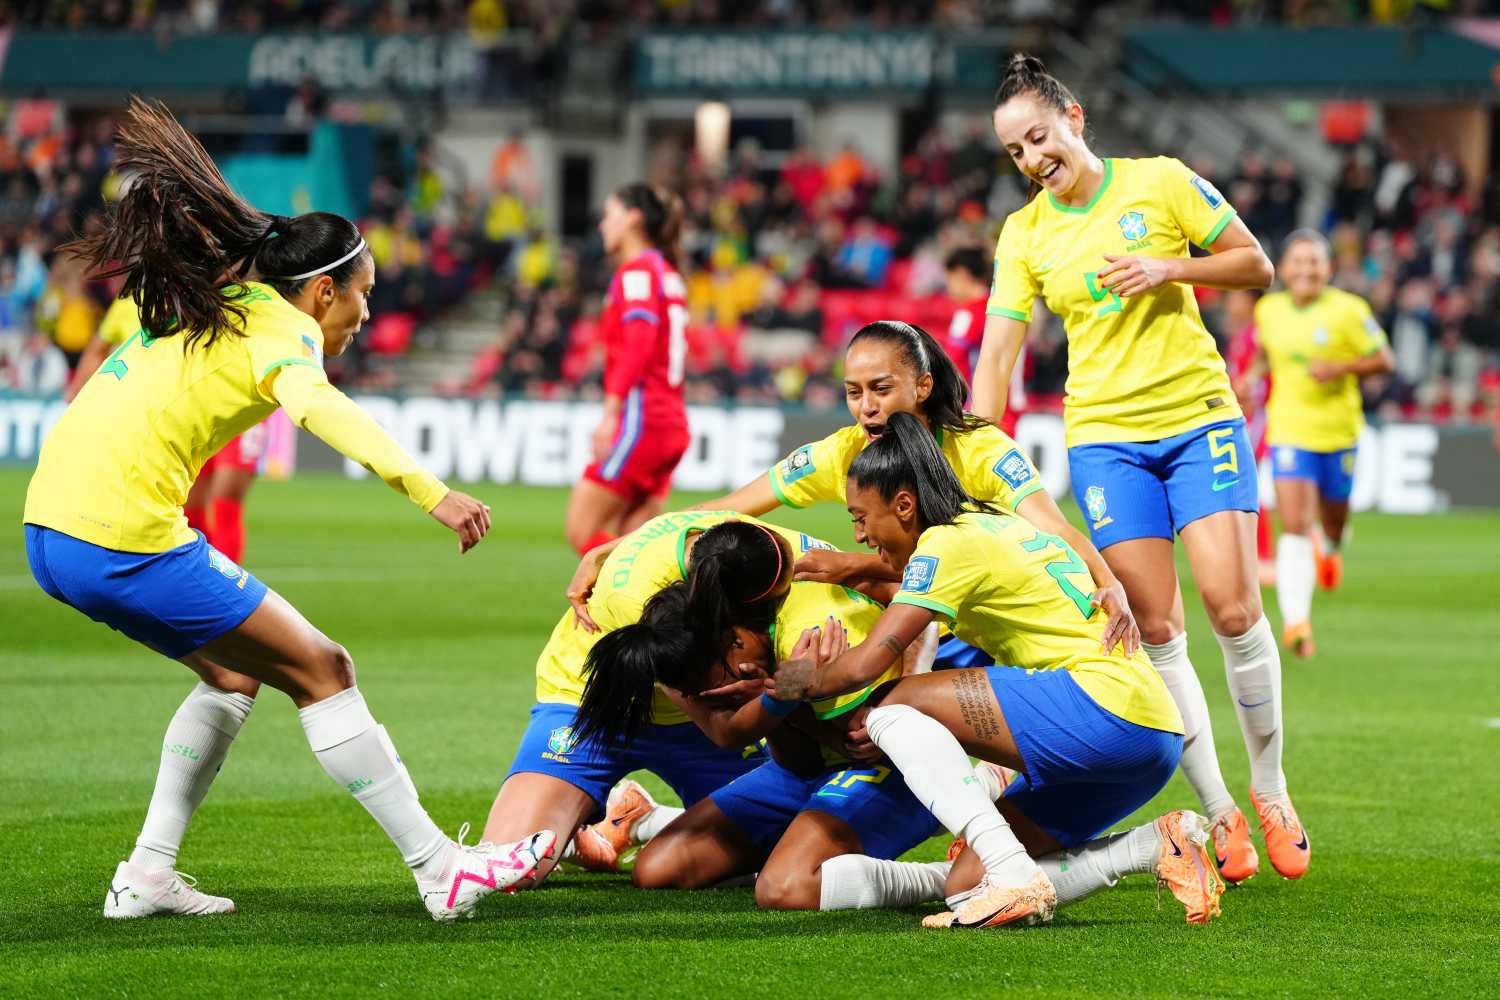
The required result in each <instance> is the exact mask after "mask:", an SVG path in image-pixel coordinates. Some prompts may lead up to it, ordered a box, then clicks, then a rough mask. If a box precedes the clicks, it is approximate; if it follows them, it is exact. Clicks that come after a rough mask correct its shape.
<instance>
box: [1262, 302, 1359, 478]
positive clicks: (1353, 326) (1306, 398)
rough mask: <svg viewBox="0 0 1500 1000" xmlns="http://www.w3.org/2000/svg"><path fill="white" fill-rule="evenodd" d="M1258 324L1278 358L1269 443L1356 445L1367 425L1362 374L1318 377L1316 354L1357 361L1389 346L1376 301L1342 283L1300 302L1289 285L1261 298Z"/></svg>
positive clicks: (1310, 447)
mask: <svg viewBox="0 0 1500 1000" xmlns="http://www.w3.org/2000/svg"><path fill="white" fill-rule="evenodd" d="M1255 330H1256V336H1257V337H1258V338H1259V340H1260V346H1261V350H1263V351H1265V354H1266V360H1267V361H1268V362H1269V363H1270V366H1271V398H1270V399H1269V400H1268V401H1267V402H1266V443H1267V444H1272V445H1287V446H1290V447H1293V448H1302V449H1305V450H1307V451H1342V450H1344V449H1346V448H1353V447H1354V445H1355V442H1357V441H1358V440H1359V432H1360V429H1361V428H1362V427H1364V425H1365V414H1364V401H1363V400H1362V399H1361V398H1360V394H1359V376H1357V375H1341V376H1340V377H1338V378H1336V379H1330V380H1329V381H1327V382H1319V381H1318V380H1317V379H1315V378H1313V377H1312V375H1310V374H1308V370H1307V365H1308V362H1309V361H1314V360H1317V361H1356V360H1358V359H1360V358H1363V357H1366V356H1368V355H1371V354H1374V353H1375V352H1376V351H1379V350H1380V349H1381V348H1382V347H1384V346H1385V331H1384V330H1382V329H1381V328H1380V324H1379V323H1378V322H1376V320H1375V317H1374V316H1373V315H1371V313H1370V307H1369V306H1368V305H1366V304H1365V300H1364V299H1362V298H1360V297H1359V296H1358V295H1352V294H1350V293H1349V292H1346V291H1343V290H1341V289H1338V288H1325V289H1324V290H1323V294H1321V295H1319V296H1318V297H1317V298H1316V299H1314V300H1313V301H1312V302H1310V303H1308V304H1307V305H1306V306H1304V307H1302V308H1300V309H1299V308H1298V307H1297V305H1296V304H1295V303H1294V302H1293V301H1292V297H1291V295H1289V294H1288V293H1286V292H1273V293H1272V294H1270V295H1267V296H1264V297H1263V298H1261V300H1260V301H1259V302H1257V303H1256V304H1255Z"/></svg>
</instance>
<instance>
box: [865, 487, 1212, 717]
mask: <svg viewBox="0 0 1500 1000" xmlns="http://www.w3.org/2000/svg"><path fill="white" fill-rule="evenodd" d="M1081 588H1089V589H1088V590H1084V589H1081ZM1092 588H1093V581H1092V579H1091V578H1090V577H1089V571H1088V567H1087V566H1085V565H1084V563H1083V560H1082V559H1080V558H1079V557H1078V554H1077V553H1076V552H1074V551H1073V550H1072V549H1071V548H1070V547H1069V546H1068V544H1067V543H1066V542H1064V541H1063V540H1062V539H1061V538H1058V537H1057V536H1056V535H1048V534H1045V533H1043V532H1040V531H1038V530H1037V529H1036V528H1035V527H1034V526H1033V525H1031V524H1029V523H1028V522H1027V521H1026V520H1024V519H1023V518H1019V517H1014V516H1012V515H1009V514H963V515H960V516H959V518H958V520H957V521H956V522H954V523H953V524H947V525H939V526H938V527H934V528H928V529H927V530H926V531H924V532H922V537H921V539H920V540H919V541H918V542H917V548H916V551H915V552H914V553H913V554H912V557H911V560H910V561H909V562H908V563H907V564H906V573H905V575H904V577H903V578H902V581H901V589H900V591H899V592H898V593H897V594H896V596H895V598H894V599H893V601H892V603H893V604H914V605H916V606H918V607H923V608H927V609H928V610H930V611H933V612H935V613H936V614H937V615H939V616H940V617H941V618H943V619H944V620H946V621H949V622H952V623H953V634H954V635H956V636H958V637H959V638H960V639H962V640H964V641H965V642H967V643H969V644H971V645H974V646H978V647H979V648H981V649H983V650H984V651H985V652H987V653H989V654H990V655H991V656H993V657H994V658H995V662H997V663H1009V664H1014V665H1016V666H1020V667H1025V668H1027V669H1031V670H1057V669H1062V670H1067V671H1069V672H1070V673H1071V674H1072V676H1073V679H1074V680H1075V681H1077V682H1078V686H1079V687H1081V688H1083V690H1084V691H1086V692H1087V693H1088V695H1089V697H1090V698H1093V699H1094V701H1096V702H1098V703H1099V705H1100V707H1102V708H1104V709H1105V710H1106V711H1109V712H1112V713H1113V714H1115V715H1117V716H1119V717H1120V718H1122V719H1125V720H1126V721H1127V722H1134V723H1136V724H1137V725H1142V726H1149V727H1151V728H1152V729H1161V730H1165V731H1167V732H1171V733H1180V732H1182V731H1183V729H1182V717H1181V716H1180V715H1179V714H1178V712H1177V706H1176V705H1175V704H1174V703H1173V702H1172V696H1171V694H1169V693H1168V691H1167V686H1166V684H1164V683H1163V682H1162V679H1161V677H1160V676H1159V675H1158V674H1157V672H1156V669H1155V668H1154V667H1152V666H1151V661H1150V660H1148V659H1146V654H1145V653H1140V652H1137V653H1136V654H1135V655H1134V656H1126V655H1124V653H1123V652H1121V651H1120V650H1119V647H1116V650H1115V651H1114V652H1110V653H1103V652H1101V651H1100V649H1099V644H1100V643H1101V642H1103V641H1104V625H1105V620H1106V618H1107V616H1106V615H1105V614H1104V613H1103V612H1101V611H1099V610H1098V609H1096V608H1094V607H1092V606H1091V605H1090V604H1089V598H1090V596H1091V591H1092Z"/></svg>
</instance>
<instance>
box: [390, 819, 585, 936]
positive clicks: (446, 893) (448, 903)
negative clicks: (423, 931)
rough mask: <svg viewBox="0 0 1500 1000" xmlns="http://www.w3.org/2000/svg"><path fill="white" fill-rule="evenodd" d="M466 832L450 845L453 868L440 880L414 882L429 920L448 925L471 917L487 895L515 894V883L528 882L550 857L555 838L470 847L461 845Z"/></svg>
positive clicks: (540, 835)
mask: <svg viewBox="0 0 1500 1000" xmlns="http://www.w3.org/2000/svg"><path fill="white" fill-rule="evenodd" d="M468 832H469V824H467V823H465V824H464V825H463V827H462V828H460V829H459V831H458V840H457V841H456V842H454V843H453V848H454V860H453V868H452V869H451V870H450V871H449V873H448V874H446V875H444V876H443V877H441V878H436V879H430V880H424V879H420V878H419V879H417V888H418V889H419V890H420V891H421V893H422V902H423V903H425V904H426V905H427V912H428V913H431V914H432V919H433V920H439V921H443V922H445V923H446V922H448V921H452V920H457V919H458V918H459V917H472V916H473V915H474V907H475V906H477V905H479V901H480V900H481V899H483V898H484V897H486V896H488V895H489V894H490V893H492V892H495V891H496V890H500V891H503V892H515V891H516V886H517V883H519V882H520V881H521V880H522V879H526V878H530V877H531V873H532V872H534V871H536V866H537V865H538V864H540V863H541V861H542V859H543V858H550V857H551V856H552V849H553V847H554V846H555V845H556V842H557V837H556V836H555V835H554V834H553V833H552V831H551V830H543V831H541V832H540V833H533V834H532V835H531V836H529V837H527V838H525V839H524V840H518V841H516V842H515V843H513V844H491V843H489V842H488V841H485V842H483V843H479V844H475V845H474V846H472V847H469V846H466V845H465V844H464V834H466V833H468Z"/></svg>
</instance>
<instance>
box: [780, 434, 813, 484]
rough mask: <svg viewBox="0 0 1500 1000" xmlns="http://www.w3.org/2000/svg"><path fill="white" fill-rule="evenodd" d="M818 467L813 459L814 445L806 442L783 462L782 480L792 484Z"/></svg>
mask: <svg viewBox="0 0 1500 1000" xmlns="http://www.w3.org/2000/svg"><path fill="white" fill-rule="evenodd" d="M816 468H817V467H816V466H815V465H813V460H812V445H810V444H805V445H803V446H802V447H800V448H798V449H797V450H796V451H794V452H792V453H791V454H790V455H788V456H787V457H786V461H784V462H782V463H781V481H782V482H783V483H784V484H785V485H787V486H790V485H792V484H793V483H795V482H796V481H797V480H799V479H801V478H802V477H803V476H807V475H811V474H812V472H813V471H814V470H815V469H816Z"/></svg>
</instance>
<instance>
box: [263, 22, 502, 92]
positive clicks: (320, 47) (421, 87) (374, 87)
mask: <svg viewBox="0 0 1500 1000" xmlns="http://www.w3.org/2000/svg"><path fill="white" fill-rule="evenodd" d="M482 72H483V67H482V66H481V64H480V59H479V56H478V54H477V53H476V52H475V50H474V46H473V45H472V44H471V43H470V42H469V39H468V38H467V37H465V36H463V35H394V36H391V37H383V36H379V37H378V36H366V35H281V36H278V35H269V36H267V37H265V38H262V39H260V40H259V41H257V42H256V43H255V47H254V48H252V49H251V50H250V71H249V82H250V85H251V86H252V87H258V86H265V85H268V84H278V85H283V86H288V87H295V86H297V85H298V84H299V83H301V82H302V81H303V80H304V79H306V78H308V77H312V78H313V79H314V80H316V81H317V82H318V83H319V85H321V86H323V87H325V88H327V89H328V90H334V91H347V90H363V91H383V90H397V91H438V90H451V89H457V88H464V87H471V86H476V85H478V83H479V80H480V76H481V74H482Z"/></svg>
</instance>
